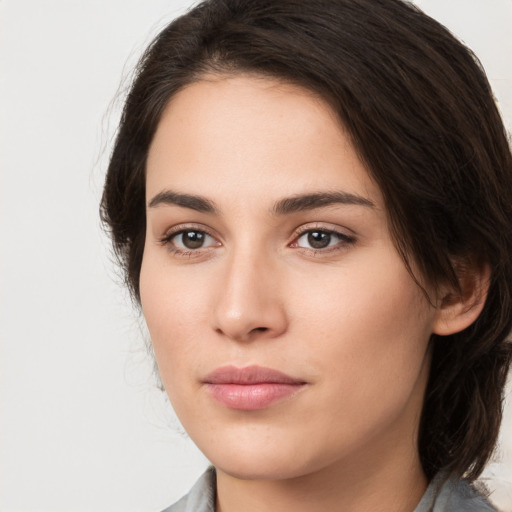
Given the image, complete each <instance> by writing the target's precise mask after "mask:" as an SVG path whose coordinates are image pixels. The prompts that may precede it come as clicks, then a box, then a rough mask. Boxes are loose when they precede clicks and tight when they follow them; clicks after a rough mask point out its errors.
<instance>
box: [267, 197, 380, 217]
mask: <svg viewBox="0 0 512 512" xmlns="http://www.w3.org/2000/svg"><path fill="white" fill-rule="evenodd" d="M333 204H346V205H358V206H366V207H369V208H375V204H374V203H373V202H372V201H370V199H368V198H366V197H362V196H358V195H356V194H351V193H348V192H317V193H313V194H303V195H297V196H293V197H287V198H285V199H281V200H280V201H278V202H277V203H276V204H275V205H274V208H273V209H272V210H273V213H274V214H277V215H286V214H288V213H294V212H298V211H303V210H314V209H315V208H322V207H324V206H331V205H333Z"/></svg>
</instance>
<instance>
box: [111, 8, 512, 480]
mask: <svg viewBox="0 0 512 512" xmlns="http://www.w3.org/2000/svg"><path fill="white" fill-rule="evenodd" d="M212 73H213V74H219V75H228V76H229V75H232V74H235V75H236V74H237V73H253V74H257V75H262V76H267V77H273V78H276V79H279V80H282V81H285V82H288V83H293V84H296V85H300V86H302V87H304V88H307V89H309V90H310V91H312V92H314V93H316V94H317V95H318V96H320V97H321V98H323V99H324V100H325V101H326V102H327V103H328V104H329V105H330V106H331V108H332V109H333V111H334V112H335V113H336V114H337V115H338V117H339V120H340V123H341V124H342V125H343V126H344V128H345V129H346V131H347V132H348V133H349V135H350V137H351V140H352V143H353V145H354V147H355V149H356V151H357V152H358V154H359V157H360V158H361V161H362V162H363V163H364V164H365V166H366V168H367V170H368V172H369V174H370V175H371V176H372V178H373V179H374V180H375V182H376V183H377V184H378V186H379V187H380V189H381V191H382V193H383V196H384V199H385V204H386V208H387V214H388V217H389V223H390V229H391V234H392V236H393V240H394V242H395V246H396V248H397V250H398V252H399V253H400V255H401V256H402V258H403V260H404V263H405V264H406V266H407V268H408V269H409V270H410V269H411V268H412V265H411V263H412V262H414V268H415V269H417V270H416V272H419V273H421V277H422V278H423V279H426V280H427V282H429V283H432V284H434V285H438V284H440V283H445V284H446V283H448V284H449V285H450V286H452V287H453V289H454V290H457V291H458V292H459V293H463V291H462V286H461V279H462V278H463V276H462V277H461V275H462V274H463V273H464V269H471V268H474V266H475V265H487V266H488V267H489V268H490V274H491V277H490V283H489V289H488V295H487V299H486V302H485V305H484V308H483V310H482V313H481V314H480V315H479V317H478V319H477V320H476V321H475V322H474V323H473V324H472V325H471V326H469V327H468V328H466V329H465V330H463V331H462V332H460V333H456V334H453V335H450V336H437V335H433V336H432V339H431V341H430V343H431V351H432V363H431V370H430V377H429V381H428V385H427V389H426V394H425V399H424V405H423V411H422V416H421V420H420V427H419V438H418V450H419V454H420V458H421V462H422V465H423V469H424V471H425V473H426V475H427V477H429V478H431V477H432V476H433V475H434V474H435V473H436V472H438V471H440V470H446V471H449V472H451V473H453V474H455V475H458V476H463V477H465V478H467V479H469V480H472V479H474V478H476V477H477V476H478V475H479V474H480V473H481V471H482V469H483V468H484V466H485V464H486V463H487V462H488V460H489V458H490V457H491V455H492V453H493V450H494V447H495V444H496V440H497V436H498V432H499V428H500V424H501V418H502V406H503V393H504V386H505V382H506V379H507V375H508V372H509V368H510V363H511V357H512V348H511V344H510V340H509V339H508V335H509V332H510V330H511V322H512V156H511V152H510V145H509V141H508V139H507V134H506V131H505V129H504V126H503V123H502V120H501V118H500V115H499V113H498V110H497V107H496V104H495V101H494V98H493V94H492V91H491V88H490V86H489V83H488V81H487V78H486V76H485V73H484V71H483V69H482V66H481V65H480V63H479V61H478V59H477V58H476V57H475V56H474V55H473V54H472V52H471V51H470V50H469V49H468V48H467V47H465V46H464V45H463V44H462V43H461V42H459V41H458V40H457V39H456V38H455V37H454V36H453V35H451V34H450V32H449V31H448V30H447V29H446V28H445V27H443V26H442V25H441V24H439V23H438V22H437V21H435V20H433V19H432V18H430V17H428V16H427V15H425V14H424V13H423V12H421V11H420V10H419V9H418V8H416V7H415V6H413V5H411V4H409V3H406V2H404V1H402V0H308V1H304V0H207V1H204V2H202V3H200V4H198V5H197V6H195V7H194V8H192V9H191V10H190V11H188V12H187V13H186V14H184V15H183V16H181V17H179V18H177V19H175V20H174V21H172V23H170V24H169V25H168V26H167V27H166V28H164V29H163V30H162V32H161V33H160V34H159V35H158V36H157V37H156V39H155V40H154V41H153V42H152V43H151V45H150V46H149V48H148V49H147V50H146V52H145V53H144V55H143V56H142V58H141V60H140V62H139V64H138V67H137V69H136V74H135V77H134V80H133V83H132V85H131V89H130V91H129V93H128V95H127V98H126V102H125V105H124V110H123V114H122V118H121V121H120V125H119V129H118V133H117V138H116V141H115V145H114V148H113V152H112V155H111V159H110V164H109V167H108V171H107V176H106V181H105V187H104V192H103V198H102V202H101V216H102V219H103V222H104V223H105V225H106V226H107V228H108V230H109V232H110V234H111V237H112V240H113V246H114V249H115V252H116V254H117V256H118V258H119V261H120V263H121V266H122V268H123V269H124V272H125V276H126V282H127V284H128V286H129V288H130V291H131V293H132V296H133V297H134V299H135V301H136V302H140V297H139V275H140V268H141V262H142V255H143V250H144V239H145V229H146V214H145V166H146V159H147V155H148V150H149V146H150V144H151V141H152V138H153V135H154V133H155V130H156V127H157V125H158V122H159V119H160V117H161V114H162V112H163V110H164V108H165V107H166V105H167V104H168V102H169V99H170V98H171V97H172V96H173V95H174V94H175V93H176V92H177V91H178V90H180V89H181V88H183V87H185V86H186V85H187V84H190V83H192V82H196V81H199V80H201V79H202V78H204V77H205V76H206V75H211V74H212ZM410 271H411V270H410ZM467 271H468V272H469V271H470V270H467ZM411 272H412V271H411ZM419 281H420V280H419V279H418V280H417V282H418V283H419ZM418 285H419V284H418ZM383 300H385V298H383ZM340 314H342V312H340Z"/></svg>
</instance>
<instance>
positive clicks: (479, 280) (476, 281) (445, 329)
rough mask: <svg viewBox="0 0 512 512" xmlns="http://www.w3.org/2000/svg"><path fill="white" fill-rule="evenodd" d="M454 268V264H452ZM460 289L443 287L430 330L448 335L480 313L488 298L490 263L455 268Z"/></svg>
mask: <svg viewBox="0 0 512 512" xmlns="http://www.w3.org/2000/svg"><path fill="white" fill-rule="evenodd" d="M455 268H457V266H455ZM457 275H458V278H459V283H460V287H461V293H459V292H458V291H455V290H453V288H451V287H450V288H449V289H448V288H444V289H443V288H442V287H441V289H440V293H439V300H438V309H437V312H436V318H435V321H434V326H433V333H434V334H438V335H439V336H448V335H449V334H455V333H456V332H460V331H463V330H464V329H465V328H466V327H469V326H470V325H471V324H472V323H473V322H474V321H475V320H476V319H477V318H478V316H479V315H480V313H481V312H482V309H483V307H484V304H485V300H486V299H487V293H488V291H489V281H490V278H491V271H490V268H489V265H487V264H485V265H481V266H478V267H471V268H468V267H466V268H464V270H462V271H461V270H460V267H459V271H458V272H457Z"/></svg>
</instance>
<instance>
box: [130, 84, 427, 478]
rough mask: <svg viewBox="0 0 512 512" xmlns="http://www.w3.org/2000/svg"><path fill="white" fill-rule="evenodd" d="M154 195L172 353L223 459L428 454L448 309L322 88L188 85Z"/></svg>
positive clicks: (292, 460)
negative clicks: (441, 317)
mask: <svg viewBox="0 0 512 512" xmlns="http://www.w3.org/2000/svg"><path fill="white" fill-rule="evenodd" d="M147 205H148V206H147V235H146V236H147V237H146V242H145V250H144V258H143V263H142V269H141V276H140V290H141V300H142V307H143V312H144V315H145V318H146V321H147V324H148V327H149V331H150V334H151V338H152V341H153V344H154V350H155V355H156V359H157V363H158V368H159V371H160V374H161V378H162V381H163V383H164V385H165V388H166V390H167V393H168V394H169V397H170V400H171V402H172V404H173V406H174V408H175V410H176V413H177V414H178V416H179V418H180V420H181V421H182V423H183V426H184V427H185V429H186V430H187V432H188V433H189V435H190V436H191V438H192V439H193V440H194V442H195V443H196V444H197V445H198V447H199V448H200V449H201V450H202V451H203V452H204V453H205V455H206V456H207V458H208V459H209V460H210V461H211V462H212V463H213V464H214V465H215V466H216V467H217V469H218V470H220V471H223V472H225V473H227V474H230V475H234V476H238V477H243V478H258V479H261V478H264V479H285V478H293V477H297V476H301V475H305V474H308V473H311V472H314V471H321V470H323V469H327V468H333V467H339V468H343V467H345V468H346V467H349V466H352V467H354V464H359V463H360V462H361V461H366V463H374V464H375V463H377V459H378V460H387V461H388V462H389V460H388V459H387V458H386V457H387V456H388V455H389V456H390V457H396V454H401V455H402V456H405V457H411V458H414V457H417V454H416V448H415V436H416V429H417V424H418V421H419V415H420V411H421V404H422V400H423V394H424V389H425V384H426V379H427V374H428V366H429V358H428V350H427V347H428V340H429V337H430V335H431V333H432V331H433V328H434V324H435V322H436V312H435V311H436V310H435V309H434V308H432V307H431V306H430V305H429V304H428V302H427V301H426V299H425V297H424V295H423V293H422V291H421V290H420V289H419V287H418V286H417V285H416V283H415V282H414V281H413V279H412V278H411V276H410V275H409V273H408V271H407V270H406V268H405V266H404V263H403V261H402V260H401V258H400V256H399V255H398V253H397V251H396V249H395V247H394V245H393V241H392V239H391V236H390V232H389V229H388V223H387V217H386V211H385V208H384V204H383V198H382V196H381V193H380V191H379V189H378V187H377V186H376V185H375V183H374V182H373V181H372V179H371V178H370V177H369V175H368V172H367V171H366V170H365V167H364V166H363V164H362V163H361V161H360V160H359V158H358V156H357V154H356V152H355V151H354V148H353V147H352V145H351V142H350V140H349V137H348V136H347V134H346V133H345V132H344V130H343V128H342V127H341V126H340V123H339V122H338V121H337V119H336V117H335V116H334V114H333V113H332V111H331V110H330V108H329V107H328V106H327V105H326V104H325V103H324V102H323V101H322V100H320V99H318V98H316V97H314V96H313V95H312V94H311V93H309V92H307V91H305V90H303V89H301V88H298V87H296V86H292V85H286V84H282V83H278V82H277V81H272V80H270V79H264V78H258V77H254V76H238V77H231V78H226V77H224V78H222V77H217V78H216V77H211V78H210V79H208V80H204V81H201V82H197V83H194V84H192V85H190V86H188V87H186V88H185V89H183V90H181V91H180V92H179V93H178V94H176V95H175V96H174V97H173V98H172V100H171V102H170V104H169V106H168V107H167V109H166V111H165V112H164V114H163V117H162V119H161V121H160V124H159V126H158V129H157V132H156V134H155V137H154V140H153V143H152V145H151V148H150V151H149V157H148V163H147ZM427 290H428V287H427ZM392 454H395V455H392ZM372 458H373V459H376V460H374V461H372Z"/></svg>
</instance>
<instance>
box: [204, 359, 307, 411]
mask: <svg viewBox="0 0 512 512" xmlns="http://www.w3.org/2000/svg"><path fill="white" fill-rule="evenodd" d="M203 383H204V384H205V386H206V389H207V391H208V392H209V394H210V395H211V396H212V398H213V399H215V400H216V401H217V402H219V403H221V404H222V405H224V406H226V407H228V408H230V409H238V410H243V411H255V410H260V409H265V408H267V407H269V406H270V405H272V404H274V403H276V402H278V401H280V400H283V399H285V398H287V397H291V396H292V395H294V394H296V393H297V392H298V391H300V390H301V389H303V388H304V387H305V386H306V382H304V381H302V380H300V379H296V378H294V377H290V376H289V375H286V374H285V373H282V372H280V371H278V370H273V369H272V368H265V367H262V366H247V367H245V368H237V367H236V366H222V367H220V368H217V369H216V370H214V371H213V372H212V373H210V374H209V375H207V376H206V377H205V378H204V380H203Z"/></svg>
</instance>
